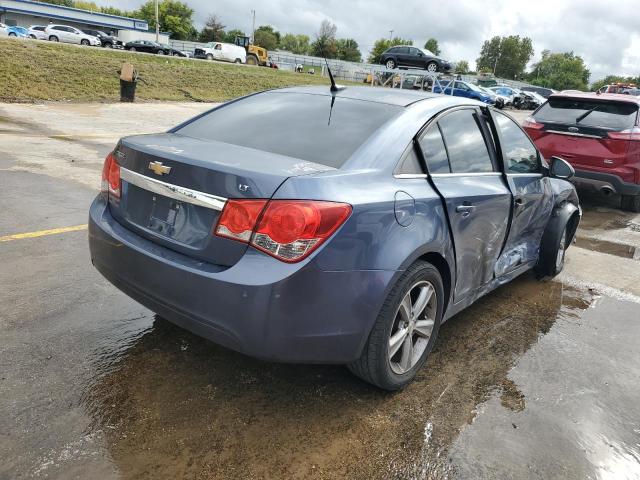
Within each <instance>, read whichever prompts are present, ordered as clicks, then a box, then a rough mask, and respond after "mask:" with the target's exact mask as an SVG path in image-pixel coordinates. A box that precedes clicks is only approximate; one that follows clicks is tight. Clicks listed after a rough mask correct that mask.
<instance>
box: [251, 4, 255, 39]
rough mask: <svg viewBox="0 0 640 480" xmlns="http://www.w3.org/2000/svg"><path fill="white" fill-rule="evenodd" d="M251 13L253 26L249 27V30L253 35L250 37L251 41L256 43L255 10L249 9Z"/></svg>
mask: <svg viewBox="0 0 640 480" xmlns="http://www.w3.org/2000/svg"><path fill="white" fill-rule="evenodd" d="M251 13H252V14H253V27H252V28H251V31H252V32H253V36H252V37H251V43H252V44H253V43H256V11H255V10H251Z"/></svg>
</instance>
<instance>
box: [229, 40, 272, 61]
mask: <svg viewBox="0 0 640 480" xmlns="http://www.w3.org/2000/svg"><path fill="white" fill-rule="evenodd" d="M234 43H235V44H236V45H237V46H239V47H242V48H244V49H245V50H246V51H247V65H260V66H262V67H266V66H267V65H268V62H269V52H267V49H266V48H262V47H258V46H257V45H253V44H252V43H251V42H250V41H249V37H241V36H237V37H236V40H235V42H234Z"/></svg>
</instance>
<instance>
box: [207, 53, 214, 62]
mask: <svg viewBox="0 0 640 480" xmlns="http://www.w3.org/2000/svg"><path fill="white" fill-rule="evenodd" d="M207 60H209V61H211V60H213V55H211V54H210V53H207Z"/></svg>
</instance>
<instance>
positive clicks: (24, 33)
mask: <svg viewBox="0 0 640 480" xmlns="http://www.w3.org/2000/svg"><path fill="white" fill-rule="evenodd" d="M7 34H8V35H9V36H10V37H17V38H29V30H27V29H26V28H24V27H18V26H15V25H14V26H12V27H7Z"/></svg>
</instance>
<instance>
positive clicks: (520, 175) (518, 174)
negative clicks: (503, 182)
mask: <svg viewBox="0 0 640 480" xmlns="http://www.w3.org/2000/svg"><path fill="white" fill-rule="evenodd" d="M507 177H540V178H542V174H541V173H507Z"/></svg>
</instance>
